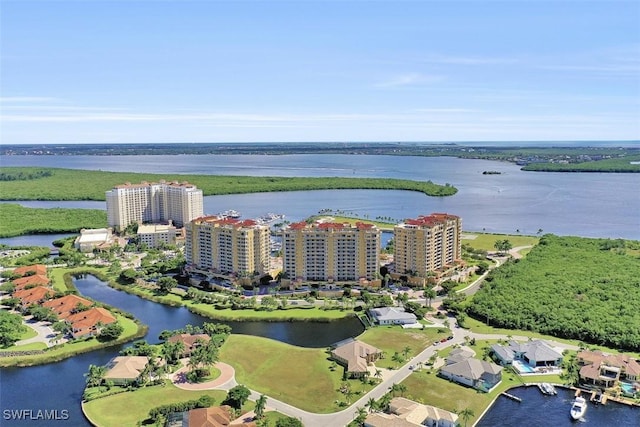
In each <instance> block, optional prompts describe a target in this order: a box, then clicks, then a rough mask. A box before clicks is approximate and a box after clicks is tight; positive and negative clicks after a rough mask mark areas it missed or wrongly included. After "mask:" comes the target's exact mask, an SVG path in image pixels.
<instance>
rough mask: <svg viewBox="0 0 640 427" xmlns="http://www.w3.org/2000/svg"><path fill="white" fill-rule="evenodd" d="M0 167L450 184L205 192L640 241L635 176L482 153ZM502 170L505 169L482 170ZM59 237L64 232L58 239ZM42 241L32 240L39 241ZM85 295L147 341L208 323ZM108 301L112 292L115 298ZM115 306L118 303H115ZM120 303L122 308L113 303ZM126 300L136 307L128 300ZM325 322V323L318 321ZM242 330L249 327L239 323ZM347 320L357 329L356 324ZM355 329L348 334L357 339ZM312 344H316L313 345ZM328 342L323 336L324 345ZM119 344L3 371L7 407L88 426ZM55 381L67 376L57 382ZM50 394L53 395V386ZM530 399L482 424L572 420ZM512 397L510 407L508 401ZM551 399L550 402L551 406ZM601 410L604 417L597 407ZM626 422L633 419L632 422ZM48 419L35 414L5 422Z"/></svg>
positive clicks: (614, 418)
mask: <svg viewBox="0 0 640 427" xmlns="http://www.w3.org/2000/svg"><path fill="white" fill-rule="evenodd" d="M0 162H1V165H2V166H47V167H61V168H75V169H90V170H108V171H135V172H149V173H160V172H165V173H174V174H219V175H253V176H344V177H389V178H401V179H412V180H432V181H434V182H436V183H446V182H448V183H451V184H452V185H455V186H456V187H457V188H458V189H459V192H458V194H456V195H455V196H453V197H446V198H434V197H426V196H423V195H421V194H418V193H414V192H407V191H376V190H358V191H352V190H336V191H302V192H287V193H262V194H246V195H232V196H212V197H206V198H205V212H206V213H211V214H213V213H217V212H220V211H223V210H227V209H236V210H238V211H240V212H242V214H243V216H244V217H255V216H259V215H262V214H265V213H267V212H276V213H283V214H285V215H286V216H287V218H286V219H287V220H289V221H297V220H302V219H304V218H306V217H308V216H309V215H312V214H315V213H317V212H318V211H319V210H321V209H325V208H331V209H334V210H343V211H346V212H351V213H353V214H357V215H359V216H360V217H362V218H366V217H369V218H372V219H374V218H375V217H376V216H385V217H391V218H394V219H403V218H407V217H415V216H417V215H421V214H427V213H431V212H449V213H453V214H456V215H460V216H461V217H462V218H463V227H464V229H465V230H476V231H482V230H485V231H487V232H503V233H513V232H515V231H516V230H520V232H521V233H524V234H535V233H536V232H537V231H538V229H542V230H543V231H544V232H551V233H555V234H559V235H578V236H589V237H611V238H616V237H623V238H629V239H638V240H640V195H639V194H640V191H639V189H640V174H561V173H532V172H522V171H520V170H519V168H518V167H517V166H515V165H512V164H508V163H501V162H492V161H484V160H462V159H455V158H420V157H394V156H353V155H322V156H317V155H290V156H260V155H258V156H215V155H210V156H114V157H104V156H101V157H93V156H57V157H47V156H3V157H2V158H1V159H0ZM484 170H498V171H500V172H502V174H501V175H482V171H484ZM21 204H23V205H25V206H33V207H55V206H61V207H76V208H83V209H87V208H92V209H105V208H106V207H105V204H104V202H21ZM63 236H66V235H63ZM56 238H60V237H54V236H23V237H18V238H13V239H0V243H5V244H9V245H31V244H37V245H41V246H47V245H49V244H50V242H51V241H52V240H55V239H56ZM36 242H38V243H36ZM77 286H78V288H79V289H81V292H83V293H86V294H87V295H89V296H92V297H94V298H96V299H98V300H101V301H105V302H108V303H110V304H113V305H115V306H118V307H122V308H123V309H125V310H127V311H129V312H132V313H134V314H135V315H136V317H138V318H140V319H142V320H143V322H144V323H146V324H148V325H150V326H151V327H152V329H151V331H150V333H149V334H148V336H147V337H146V339H147V340H149V341H151V342H155V341H156V339H157V335H158V333H159V332H160V331H162V330H163V329H174V328H179V327H182V326H184V325H185V324H187V323H191V324H199V323H201V322H202V321H203V320H202V318H200V317H199V316H194V315H193V314H191V313H189V312H188V310H186V309H184V308H171V307H165V306H162V305H158V304H155V303H151V302H148V301H145V300H142V299H139V298H137V297H133V296H131V295H128V294H125V293H122V292H118V291H115V290H113V289H110V288H108V287H106V286H104V285H102V284H101V283H100V282H99V281H97V280H95V279H94V278H91V277H87V278H84V279H82V280H78V281H77ZM111 298H115V299H111ZM116 302H117V303H116ZM120 304H122V305H120ZM129 304H131V305H129ZM293 325H295V324H291V323H287V324H262V323H250V324H245V323H243V324H241V325H238V326H237V327H234V332H236V333H247V334H254V335H262V336H269V337H272V338H275V339H279V340H281V341H285V342H291V343H299V345H310V346H313V344H309V341H307V342H306V343H305V341H304V340H305V339H306V340H310V341H311V342H317V343H319V342H320V341H321V340H324V339H327V340H328V342H329V343H330V342H334V341H335V340H334V341H332V339H333V337H331V338H329V337H325V338H323V337H321V336H319V335H317V334H318V333H319V332H318V331H311V330H310V329H307V328H309V327H312V325H309V324H304V325H298V326H295V327H293ZM322 326H323V327H326V326H327V325H322ZM241 327H243V328H246V329H240V328H241ZM353 327H354V328H357V327H359V325H353ZM351 334H356V335H357V332H349V333H346V334H345V336H352V335H351ZM316 340H317V341H316ZM323 345H326V344H323ZM117 350H118V349H111V350H104V351H96V352H92V353H89V354H86V355H82V356H78V357H76V358H73V359H70V360H67V361H64V362H60V363H56V364H53V365H47V366H40V367H32V368H23V369H3V370H2V371H0V376H1V380H0V403H1V406H2V409H6V408H10V409H58V410H62V409H67V410H69V411H70V418H69V420H68V421H66V422H62V421H60V422H57V423H56V424H55V425H58V424H59V425H71V426H82V425H87V423H86V421H85V420H84V418H83V417H82V414H81V412H80V406H79V404H78V402H79V401H80V397H81V393H82V389H83V386H84V378H83V376H82V374H83V373H84V372H86V371H87V368H88V365H89V364H91V363H93V364H104V363H106V362H107V361H108V360H109V359H110V358H111V357H113V355H114V354H115V353H116V352H117ZM60 379H62V380H60ZM52 390H55V391H52ZM520 393H522V394H523V396H524V398H525V400H524V401H523V403H522V404H517V403H515V402H512V401H510V400H507V399H502V398H501V399H499V400H498V401H497V402H496V404H495V405H494V407H493V408H491V410H490V411H489V412H488V413H487V414H486V415H485V417H484V418H483V420H482V421H481V423H480V424H479V425H480V426H482V427H488V426H512V425H513V426H542V425H554V426H556V425H557V426H562V425H565V423H567V422H569V418H568V405H569V400H568V399H569V398H568V397H567V398H566V400H567V401H566V402H565V401H564V400H563V398H560V397H557V398H551V399H555V401H553V400H550V398H547V397H545V396H542V395H541V394H540V393H539V391H538V390H537V389H533V390H527V389H518V390H516V391H514V394H518V395H520ZM514 405H515V406H514ZM549 405H551V406H553V408H551V407H550V406H549ZM601 413H602V415H603V416H602V417H599V415H600V414H601ZM638 419H639V418H638V411H637V409H630V408H627V407H621V406H618V405H607V406H606V407H603V408H602V409H601V408H594V407H590V408H589V410H588V412H587V419H586V420H585V421H586V422H587V423H589V424H588V425H593V426H618V425H619V426H640V422H639V421H638ZM629 422H631V424H629ZM5 424H9V425H44V424H43V423H42V422H41V421H32V422H30V423H29V422H10V423H9V422H7V421H6V420H4V419H3V420H2V421H0V425H5Z"/></svg>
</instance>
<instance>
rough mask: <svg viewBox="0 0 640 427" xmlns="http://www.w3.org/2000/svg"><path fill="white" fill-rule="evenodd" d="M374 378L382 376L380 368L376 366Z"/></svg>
mask: <svg viewBox="0 0 640 427" xmlns="http://www.w3.org/2000/svg"><path fill="white" fill-rule="evenodd" d="M373 376H374V377H376V378H382V370H380V369H377V368H376V373H375V374H373Z"/></svg>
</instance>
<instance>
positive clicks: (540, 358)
mask: <svg viewBox="0 0 640 427" xmlns="http://www.w3.org/2000/svg"><path fill="white" fill-rule="evenodd" d="M491 354H492V356H493V358H494V360H495V361H496V362H498V363H499V364H500V365H502V366H508V365H511V364H512V363H513V361H514V360H520V361H523V362H525V363H526V364H527V365H529V366H531V367H533V368H536V367H551V366H560V365H561V364H562V352H560V351H558V350H556V349H554V348H553V347H552V346H550V345H549V344H548V343H547V342H546V341H543V340H532V341H526V342H522V343H520V342H517V341H513V340H512V341H509V343H508V344H507V345H506V346H504V345H501V344H494V345H492V346H491Z"/></svg>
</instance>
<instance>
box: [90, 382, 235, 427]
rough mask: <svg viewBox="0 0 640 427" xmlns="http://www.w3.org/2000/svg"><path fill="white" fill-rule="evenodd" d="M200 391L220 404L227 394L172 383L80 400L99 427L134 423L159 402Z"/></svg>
mask: <svg viewBox="0 0 640 427" xmlns="http://www.w3.org/2000/svg"><path fill="white" fill-rule="evenodd" d="M203 394H206V395H208V396H211V397H213V398H214V399H215V404H217V405H219V404H220V403H221V402H222V401H223V400H224V399H225V397H226V395H227V394H226V392H225V391H222V390H202V391H189V390H182V389H179V388H177V387H175V386H174V385H166V386H152V387H143V388H141V389H138V390H136V391H134V392H126V393H120V394H116V395H113V396H107V397H103V398H100V399H96V400H92V401H91V402H87V403H84V404H83V407H84V411H85V413H86V414H87V416H88V417H89V418H90V419H91V420H92V421H93V422H94V423H95V424H96V425H99V426H100V427H111V426H113V427H129V426H131V427H134V426H136V425H137V423H138V421H144V420H146V419H147V417H148V416H149V410H150V409H152V408H155V407H157V406H160V405H166V404H168V403H173V402H182V401H185V400H194V399H198V398H199V397H200V396H202V395H203Z"/></svg>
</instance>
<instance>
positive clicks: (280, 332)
mask: <svg viewBox="0 0 640 427" xmlns="http://www.w3.org/2000/svg"><path fill="white" fill-rule="evenodd" d="M74 283H75V285H76V287H77V288H78V290H79V291H80V293H82V294H83V295H87V296H89V297H91V298H94V299H96V300H99V301H103V302H105V303H107V304H110V305H113V306H115V307H118V308H121V309H123V310H125V311H128V312H130V313H132V314H133V315H134V316H135V317H136V318H138V319H140V320H141V321H142V322H143V323H145V324H146V325H148V326H149V332H148V334H147V336H146V337H145V339H146V340H147V341H148V342H151V343H157V342H159V340H158V336H159V335H160V333H161V332H162V331H163V330H166V329H177V328H181V327H183V326H184V325H187V324H191V325H202V323H203V322H207V321H209V322H210V321H211V320H210V319H207V318H204V317H201V316H198V315H196V314H193V313H191V312H189V310H187V309H186V308H184V307H169V306H165V305H162V304H156V303H154V302H151V301H147V300H144V299H142V298H139V297H137V296H135V295H130V294H127V293H125V292H121V291H117V290H115V289H112V288H110V287H108V286H107V285H106V284H105V283H104V282H102V281H100V280H98V279H97V278H95V277H94V276H83V277H81V278H77V279H74ZM222 323H226V324H228V325H229V326H231V327H232V328H233V332H234V333H238V334H250V335H257V336H263V337H266V338H272V339H276V340H279V341H282V342H286V343H290V344H294V345H299V346H303V347H320V348H322V347H326V346H328V345H330V344H332V343H335V342H337V341H340V340H343V339H345V338H349V337H354V336H357V335H360V334H361V333H362V332H363V331H364V327H363V326H362V323H360V321H359V320H358V319H356V318H349V319H344V320H341V321H337V322H332V323H322V324H321V323H313V322H309V323H289V322H222ZM123 347H124V346H119V347H113V348H110V349H105V350H98V351H94V352H91V353H88V354H84V355H80V356H77V357H74V358H72V359H67V360H65V361H62V362H59V363H54V364H50V365H45V366H34V367H30V368H3V369H2V370H1V371H0V403H1V408H2V410H4V409H14V410H15V409H32V410H34V411H37V410H54V409H57V410H59V411H62V410H67V411H69V419H68V420H66V421H57V422H54V423H51V422H50V423H51V424H46V422H44V423H43V421H38V420H29V421H25V420H23V421H7V420H5V419H4V418H3V419H2V421H0V425H3V426H4V425H20V426H23V425H24V426H28V425H29V426H31V425H32V426H44V425H69V426H88V425H90V424H89V423H88V422H87V421H86V420H85V419H84V416H83V415H82V411H81V408H80V400H81V398H82V391H83V389H84V384H85V379H84V376H83V375H84V373H85V372H87V370H88V367H89V365H90V364H94V365H104V364H105V363H107V362H108V361H109V360H110V359H111V358H112V357H114V356H116V355H117V352H118V351H119V350H120V349H121V348H123ZM53 390H55V391H53ZM0 416H1V415H0Z"/></svg>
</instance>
